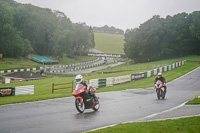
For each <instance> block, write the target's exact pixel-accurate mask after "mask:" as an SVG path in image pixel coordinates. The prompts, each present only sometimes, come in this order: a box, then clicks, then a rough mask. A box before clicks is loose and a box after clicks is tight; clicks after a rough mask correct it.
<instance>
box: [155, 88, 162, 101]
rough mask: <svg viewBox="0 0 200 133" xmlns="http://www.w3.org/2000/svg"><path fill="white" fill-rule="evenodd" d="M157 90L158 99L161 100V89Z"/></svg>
mask: <svg viewBox="0 0 200 133" xmlns="http://www.w3.org/2000/svg"><path fill="white" fill-rule="evenodd" d="M156 92H157V97H158V100H159V99H160V93H161V91H160V89H157V90H156Z"/></svg>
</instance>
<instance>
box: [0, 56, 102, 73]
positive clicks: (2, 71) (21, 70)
mask: <svg viewBox="0 0 200 133" xmlns="http://www.w3.org/2000/svg"><path fill="white" fill-rule="evenodd" d="M99 59H100V58H97V59H95V60H92V61H88V62H82V63H77V64H69V65H55V66H51V67H49V68H63V67H64V68H66V67H71V66H77V65H81V64H89V63H93V62H96V61H98V60H99ZM98 65H101V64H98ZM42 68H43V67H35V68H24V69H12V70H0V73H10V72H24V71H35V70H41V69H42ZM72 71H73V70H72ZM53 72H54V71H51V73H53ZM56 72H57V71H56ZM60 72H61V71H60ZM63 72H65V71H63Z"/></svg>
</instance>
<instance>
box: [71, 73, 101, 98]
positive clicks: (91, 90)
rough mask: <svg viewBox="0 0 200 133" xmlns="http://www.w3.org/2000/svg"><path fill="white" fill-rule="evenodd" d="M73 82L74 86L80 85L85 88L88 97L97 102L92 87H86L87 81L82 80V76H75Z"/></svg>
mask: <svg viewBox="0 0 200 133" xmlns="http://www.w3.org/2000/svg"><path fill="white" fill-rule="evenodd" d="M75 80H76V84H82V85H84V86H86V88H87V92H89V94H90V96H92V97H93V98H94V100H95V101H97V100H98V98H97V97H96V96H95V93H94V91H93V88H92V86H88V84H87V81H86V80H84V79H83V76H82V75H76V77H75Z"/></svg>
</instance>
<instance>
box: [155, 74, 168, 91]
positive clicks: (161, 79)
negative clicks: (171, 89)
mask: <svg viewBox="0 0 200 133" xmlns="http://www.w3.org/2000/svg"><path fill="white" fill-rule="evenodd" d="M158 80H160V81H162V82H163V87H164V89H165V92H166V91H167V86H166V80H165V78H164V77H162V73H158V77H156V79H155V82H154V83H156V82H157V81H158Z"/></svg>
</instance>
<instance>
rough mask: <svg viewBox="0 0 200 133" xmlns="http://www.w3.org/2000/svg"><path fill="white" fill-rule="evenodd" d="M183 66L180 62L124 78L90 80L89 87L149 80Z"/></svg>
mask: <svg viewBox="0 0 200 133" xmlns="http://www.w3.org/2000/svg"><path fill="white" fill-rule="evenodd" d="M184 64H185V61H180V62H176V63H173V64H171V65H167V66H164V67H159V68H155V69H152V70H149V71H147V72H141V73H136V74H130V75H125V76H119V77H109V78H101V79H91V80H90V81H89V83H90V85H91V86H93V87H96V88H101V87H106V86H113V85H116V84H121V83H126V82H130V81H133V80H140V79H142V78H149V77H152V76H154V75H157V74H158V73H159V72H166V71H170V70H172V69H175V68H177V67H179V66H182V65H184Z"/></svg>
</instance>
